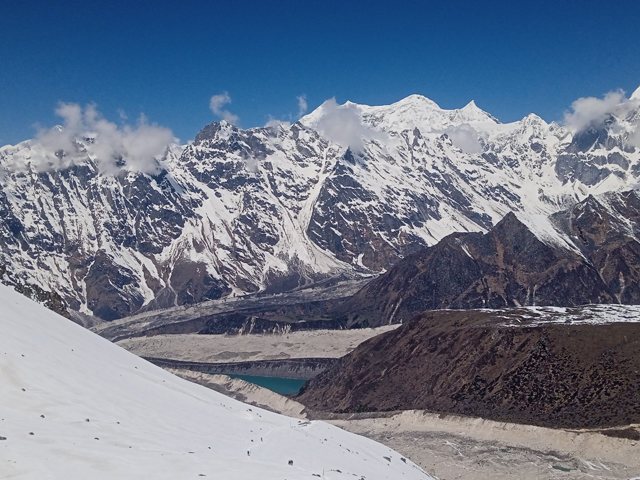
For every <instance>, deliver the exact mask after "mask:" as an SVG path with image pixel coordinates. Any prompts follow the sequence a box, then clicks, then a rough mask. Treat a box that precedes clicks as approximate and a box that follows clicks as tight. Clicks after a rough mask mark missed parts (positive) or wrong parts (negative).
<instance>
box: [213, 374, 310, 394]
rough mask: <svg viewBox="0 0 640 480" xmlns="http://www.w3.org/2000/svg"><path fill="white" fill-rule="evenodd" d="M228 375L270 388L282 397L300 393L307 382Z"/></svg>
mask: <svg viewBox="0 0 640 480" xmlns="http://www.w3.org/2000/svg"><path fill="white" fill-rule="evenodd" d="M225 375H228V376H229V377H231V378H239V379H240V380H244V381H245V382H250V383H254V384H256V385H258V386H260V387H264V388H268V389H269V390H271V391H272V392H276V393H279V394H280V395H290V394H292V393H298V391H299V390H300V388H301V387H302V385H304V382H306V380H297V379H294V378H279V377H258V376H255V375H233V374H231V375H229V374H225Z"/></svg>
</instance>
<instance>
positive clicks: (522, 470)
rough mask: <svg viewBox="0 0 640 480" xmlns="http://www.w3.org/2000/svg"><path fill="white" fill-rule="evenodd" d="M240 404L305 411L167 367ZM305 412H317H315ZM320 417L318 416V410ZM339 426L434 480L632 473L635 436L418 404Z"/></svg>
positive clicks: (639, 470)
mask: <svg viewBox="0 0 640 480" xmlns="http://www.w3.org/2000/svg"><path fill="white" fill-rule="evenodd" d="M173 373H176V374H177V375H179V376H182V377H183V378H187V379H188V380H191V381H194V382H196V383H200V384H203V385H206V386H208V387H209V388H213V389H215V390H217V391H220V392H222V393H225V394H226V395H228V396H231V397H233V398H236V399H238V400H242V401H244V402H246V403H249V404H252V405H256V406H261V407H265V408H268V409H270V410H273V411H279V412H282V413H285V414H287V415H290V416H294V417H298V418H306V417H307V416H309V413H308V412H306V411H305V408H304V406H303V405H301V404H299V403H297V402H295V401H294V400H291V399H288V398H286V397H282V396H280V395H277V394H275V393H273V392H270V391H268V390H265V389H263V388H261V387H257V386H255V385H252V384H250V383H247V382H244V381H242V380H238V379H230V378H229V377H226V376H224V375H208V374H202V373H195V372H188V371H184V370H181V371H173ZM311 415H312V416H318V414H317V412H316V413H312V414H311ZM320 416H322V415H320ZM331 417H333V418H330V419H325V420H326V421H328V422H329V423H332V424H334V425H336V426H338V427H340V428H342V429H344V430H347V431H350V432H353V433H356V434H359V435H363V436H365V437H368V438H370V439H372V440H375V441H378V442H380V443H383V444H385V445H387V446H388V447H390V448H393V449H394V450H396V451H397V452H398V453H400V454H402V455H405V456H406V457H407V458H408V459H410V460H412V461H413V462H415V463H416V464H418V465H419V466H421V467H422V468H423V469H424V470H425V471H427V472H428V473H429V474H431V475H434V476H437V477H438V478H439V479H440V480H453V479H457V478H473V479H475V480H489V479H492V480H493V479H498V480H501V479H504V480H506V479H513V478H518V479H523V480H539V479H540V480H542V479H550V478H568V479H631V478H640V454H639V453H640V441H635V440H628V439H624V438H614V437H609V436H605V435H603V434H601V433H598V432H595V431H578V430H575V431H571V430H559V429H558V430H556V429H550V428H542V427H534V426H529V425H518V424H512V423H501V422H493V421H489V420H484V419H481V418H470V417H460V416H455V415H446V416H443V415H438V414H431V413H426V412H422V411H405V412H402V413H396V414H389V415H386V416H384V415H383V416H380V415H367V414H356V415H332V416H331Z"/></svg>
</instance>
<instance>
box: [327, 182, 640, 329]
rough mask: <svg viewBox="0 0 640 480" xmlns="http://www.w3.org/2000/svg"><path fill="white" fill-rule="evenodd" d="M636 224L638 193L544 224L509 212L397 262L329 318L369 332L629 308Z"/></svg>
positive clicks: (588, 203)
mask: <svg viewBox="0 0 640 480" xmlns="http://www.w3.org/2000/svg"><path fill="white" fill-rule="evenodd" d="M639 218H640V194H639V193H638V192H637V191H628V192H623V193H616V194H606V195H601V196H599V197H588V198H587V199H586V200H584V201H583V202H580V203H578V204H576V205H575V206H573V207H572V208H570V209H568V210H566V211H563V212H559V213H556V214H554V215H552V216H551V217H550V218H545V217H542V216H527V215H523V214H518V215H516V214H513V213H509V214H508V215H506V216H505V217H504V218H503V219H502V220H501V221H500V222H499V223H498V224H497V225H496V226H495V227H493V228H492V229H491V230H490V231H489V232H488V233H486V234H482V233H455V234H452V235H450V236H448V237H446V238H444V239H443V240H441V241H440V242H439V243H438V244H437V245H435V246H433V247H428V248H425V249H423V250H422V251H421V252H419V253H416V254H414V255H411V256H409V257H407V258H405V259H404V260H402V261H400V262H399V263H398V264H397V265H396V266H395V267H393V268H392V269H391V270H390V271H389V272H387V273H386V274H384V275H381V276H380V277H378V278H377V279H375V280H373V281H372V282H371V283H369V284H368V285H366V286H365V287H364V288H363V289H362V290H361V291H360V292H358V293H357V294H356V295H355V296H354V297H352V298H351V299H349V300H347V301H346V302H345V303H344V304H343V305H341V306H340V307H338V308H337V312H338V313H337V317H338V318H345V317H346V318H347V323H348V324H349V325H364V326H377V325H384V324H387V323H392V322H397V323H400V322H403V321H407V320H409V319H411V318H412V317H413V316H414V315H417V314H418V313H421V312H423V311H425V310H435V309H443V308H454V309H465V308H500V307H508V306H521V305H557V306H572V305H584V304H588V303H619V302H620V303H626V304H635V303H638V302H640V295H639V288H640V287H639V286H638V285H640V256H639V255H640V236H639V232H640V225H639V224H638V219H639ZM340 312H341V313H340ZM341 315H342V317H341Z"/></svg>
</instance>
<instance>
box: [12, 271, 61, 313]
mask: <svg viewBox="0 0 640 480" xmlns="http://www.w3.org/2000/svg"><path fill="white" fill-rule="evenodd" d="M0 283H2V284H3V285H8V286H10V287H13V288H14V290H15V291H16V292H19V293H21V294H22V295H24V296H25V297H28V298H30V299H31V300H34V301H36V302H38V303H39V304H41V305H44V306H45V307H47V308H48V309H49V310H51V311H53V312H56V313H57V314H58V315H62V316H63V317H65V318H69V319H71V314H70V313H69V310H68V309H67V305H66V303H65V301H64V300H63V299H62V297H61V296H60V295H58V294H57V293H56V292H48V291H46V290H43V289H42V288H40V287H39V286H38V285H29V284H24V283H22V282H20V281H17V280H16V279H15V278H13V277H12V276H11V275H10V274H8V273H7V268H6V267H5V266H4V265H0Z"/></svg>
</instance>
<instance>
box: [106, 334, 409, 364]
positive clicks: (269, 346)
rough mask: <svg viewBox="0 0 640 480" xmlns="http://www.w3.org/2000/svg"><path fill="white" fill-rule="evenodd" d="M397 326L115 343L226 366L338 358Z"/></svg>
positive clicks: (151, 354) (134, 349)
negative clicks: (235, 363) (282, 360)
mask: <svg viewBox="0 0 640 480" xmlns="http://www.w3.org/2000/svg"><path fill="white" fill-rule="evenodd" d="M398 327H399V325H388V326H385V327H378V328H361V329H354V330H309V331H299V332H289V333H286V334H264V335H197V334H183V335H156V336H153V337H135V338H128V339H126V340H121V341H119V342H117V344H118V345H120V346H121V347H122V348H125V349H126V350H129V351H130V352H132V353H135V354H136V355H138V356H140V357H156V358H166V359H172V360H183V361H189V362H206V363H225V362H244V361H255V360H280V359H287V358H339V357H342V356H344V355H346V354H347V353H349V352H351V351H352V350H353V349H354V348H356V347H357V346H358V345H360V344H361V343H362V342H364V341H365V340H368V339H370V338H372V337H375V336H376V335H380V334H381V333H384V332H388V331H390V330H393V329H395V328H398Z"/></svg>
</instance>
